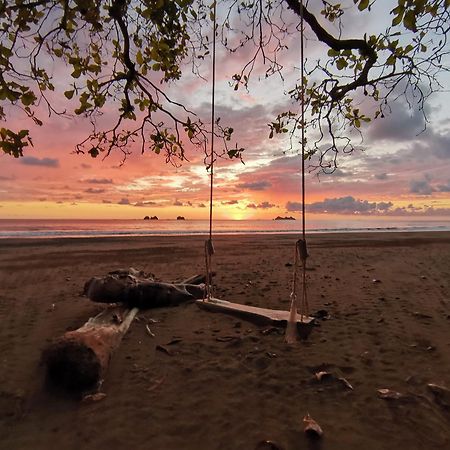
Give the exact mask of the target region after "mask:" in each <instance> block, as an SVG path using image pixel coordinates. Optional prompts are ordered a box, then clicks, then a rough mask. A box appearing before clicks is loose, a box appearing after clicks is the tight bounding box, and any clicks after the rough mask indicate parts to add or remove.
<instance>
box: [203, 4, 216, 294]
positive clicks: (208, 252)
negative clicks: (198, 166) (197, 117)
mask: <svg viewBox="0 0 450 450" xmlns="http://www.w3.org/2000/svg"><path fill="white" fill-rule="evenodd" d="M212 8H213V11H212V16H213V42H212V68H211V70H212V87H211V146H210V153H211V154H210V161H209V170H210V185H209V238H208V240H206V241H205V265H206V289H205V296H204V298H203V300H208V301H211V298H212V286H211V284H212V257H213V255H214V244H213V239H212V238H213V194H214V123H215V121H216V117H215V114H216V111H215V107H216V28H217V18H216V1H214V2H213V4H212Z"/></svg>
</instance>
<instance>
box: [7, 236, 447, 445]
mask: <svg viewBox="0 0 450 450" xmlns="http://www.w3.org/2000/svg"><path fill="white" fill-rule="evenodd" d="M294 241H295V237H293V236H263V235H260V236H253V237H251V236H237V237H236V236H228V237H218V238H217V239H216V241H215V242H216V251H217V254H216V256H215V260H214V264H215V270H216V271H217V277H216V280H215V282H216V285H217V286H216V291H215V293H216V296H218V297H220V298H223V299H225V300H230V301H236V302H241V303H247V304H252V305H257V306H264V307H272V308H285V309H287V308H288V306H289V293H290V280H291V271H292V267H289V266H287V265H286V264H287V263H291V262H292V261H293V255H294ZM309 251H310V254H311V257H310V258H309V260H308V265H309V267H310V268H311V270H309V271H308V283H309V291H308V292H309V301H310V306H311V311H312V312H314V311H317V310H320V309H326V310H327V311H328V312H329V314H330V318H329V320H323V321H322V320H321V321H319V325H320V326H318V327H316V328H314V330H313V332H312V334H311V336H310V338H309V340H308V341H307V342H302V343H298V344H297V345H294V346H291V347H289V346H286V344H284V342H283V336H282V335H278V334H276V333H273V334H269V335H264V334H262V333H261V331H262V330H263V328H261V327H258V326H256V325H254V324H251V323H249V322H247V321H245V320H241V319H238V318H236V317H230V316H227V315H223V314H214V313H210V312H207V311H203V310H200V309H199V308H197V306H196V305H194V304H185V305H181V306H179V307H176V308H171V309H169V308H165V309H158V310H151V311H147V312H143V313H140V314H139V319H140V320H139V321H136V322H134V323H133V324H132V326H131V328H130V330H129V332H128V334H127V335H126V337H125V338H124V340H123V342H122V344H121V346H120V348H119V350H118V351H117V352H116V353H115V355H114V357H113V360H112V363H111V366H110V370H109V372H108V374H107V376H106V379H105V382H104V384H103V387H102V391H103V392H105V393H106V394H107V396H106V398H105V399H103V400H102V401H99V402H96V403H91V404H83V403H80V402H78V401H76V400H74V399H70V398H66V397H63V396H61V395H57V394H55V393H49V392H47V391H46V390H45V389H44V373H43V372H44V369H43V367H40V366H39V360H40V355H41V351H42V349H43V348H44V347H45V346H46V345H47V344H48V343H49V342H50V341H51V339H53V338H55V337H57V336H60V335H61V334H63V333H64V332H65V331H66V330H68V329H74V328H77V327H79V326H81V325H82V324H83V323H84V322H85V321H86V320H87V319H88V318H89V317H90V316H93V315H95V314H96V313H98V312H99V311H101V310H102V308H104V307H105V306H104V305H96V304H93V303H91V302H89V301H88V300H87V299H86V298H83V297H80V296H79V293H80V291H81V290H82V287H83V284H84V282H85V281H86V280H87V279H89V278H90V277H91V276H93V275H104V274H106V273H107V272H108V271H111V270H113V269H117V268H121V267H130V266H131V267H135V268H138V269H143V270H145V271H148V272H153V273H154V274H155V275H156V276H157V277H159V278H160V279H163V280H179V279H183V278H185V277H188V276H190V275H193V274H195V273H200V272H202V271H203V238H200V237H189V238H185V237H170V238H168V237H165V238H154V237H148V238H132V239H127V238H115V239H63V240H62V239H53V240H21V241H18V240H3V241H0V283H1V284H0V286H1V290H0V321H1V327H0V361H1V362H0V382H1V384H0V448H2V449H33V450H39V449H53V448H54V449H56V448H58V449H66V450H69V449H97V450H101V449H108V450H113V449H124V448H129V449H153V450H175V449H176V450H180V449H186V450H190V449H192V450H194V449H207V450H219V449H223V450H227V449H230V450H231V449H233V450H238V449H245V450H253V449H255V447H256V444H257V443H258V442H259V441H261V440H264V439H267V440H272V441H275V442H277V443H278V444H279V446H280V447H282V448H284V449H285V450H289V449H292V450H295V449H304V448H321V449H324V450H326V449H361V448H363V449H364V450H371V449H373V450H375V449H376V450H379V449H395V448H399V447H400V446H401V447H402V448H404V449H449V448H450V409H448V408H446V407H445V406H442V405H439V404H438V403H437V402H436V401H435V399H434V397H433V394H432V393H431V392H430V391H429V390H428V388H427V383H436V384H440V385H444V386H447V387H449V388H450V234H449V233H426V234H420V233H414V234H407V233H379V234H378V233H373V234H346V235H321V236H319V235H314V236H311V237H310V238H309ZM375 279H376V280H379V282H374V281H373V280H375ZM150 318H152V319H156V320H158V321H159V322H158V323H154V324H151V325H150V327H151V329H152V331H153V332H154V333H155V335H156V336H155V337H154V338H152V337H151V336H150V335H149V334H148V333H147V331H146V329H145V324H146V323H147V321H148V319H150ZM174 338H176V339H180V340H179V342H178V343H175V344H172V345H170V348H171V350H172V355H167V354H165V353H163V352H160V351H157V350H156V345H158V344H160V345H164V344H168V343H169V342H170V341H172V340H173V339H174ZM320 370H328V371H330V372H333V373H334V374H335V375H336V376H341V377H345V378H346V379H347V380H348V381H349V383H351V385H352V386H353V388H354V390H349V389H347V388H345V387H344V386H343V385H342V384H341V383H338V382H333V381H328V382H325V383H318V382H315V381H314V373H315V372H317V371H320ZM381 388H388V389H393V390H395V391H398V392H400V393H402V394H405V395H406V398H404V399H402V400H391V401H387V400H383V399H380V398H379V397H378V395H377V390H378V389H381ZM307 412H309V413H310V414H311V416H312V417H313V418H314V419H316V420H317V421H318V422H319V423H320V425H321V426H322V428H323V430H324V437H323V439H322V440H321V441H320V442H310V441H309V440H308V438H307V437H305V435H304V433H303V426H302V418H303V416H304V415H305V414H306V413H307Z"/></svg>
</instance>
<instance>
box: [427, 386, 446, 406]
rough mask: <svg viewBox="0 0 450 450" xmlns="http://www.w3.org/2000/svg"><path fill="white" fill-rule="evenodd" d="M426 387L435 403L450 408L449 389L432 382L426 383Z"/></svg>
mask: <svg viewBox="0 0 450 450" xmlns="http://www.w3.org/2000/svg"><path fill="white" fill-rule="evenodd" d="M427 388H428V389H429V390H430V391H431V392H432V393H433V395H434V399H435V401H436V403H438V404H439V405H441V406H444V407H445V408H450V389H448V388H447V387H445V386H441V385H439V384H434V383H429V384H427Z"/></svg>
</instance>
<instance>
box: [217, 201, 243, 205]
mask: <svg viewBox="0 0 450 450" xmlns="http://www.w3.org/2000/svg"><path fill="white" fill-rule="evenodd" d="M221 203H222V205H237V204H238V203H239V202H238V201H237V200H227V201H224V202H221Z"/></svg>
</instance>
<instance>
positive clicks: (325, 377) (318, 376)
mask: <svg viewBox="0 0 450 450" xmlns="http://www.w3.org/2000/svg"><path fill="white" fill-rule="evenodd" d="M314 378H315V380H317V381H318V382H319V383H321V382H323V381H338V382H340V383H341V384H342V385H343V386H345V387H346V388H347V389H350V390H351V391H353V386H352V385H351V384H350V383H349V382H348V380H347V379H346V378H344V377H338V376H336V375H334V374H333V373H332V372H327V371H325V370H322V371H320V372H316V373H315V374H314Z"/></svg>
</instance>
